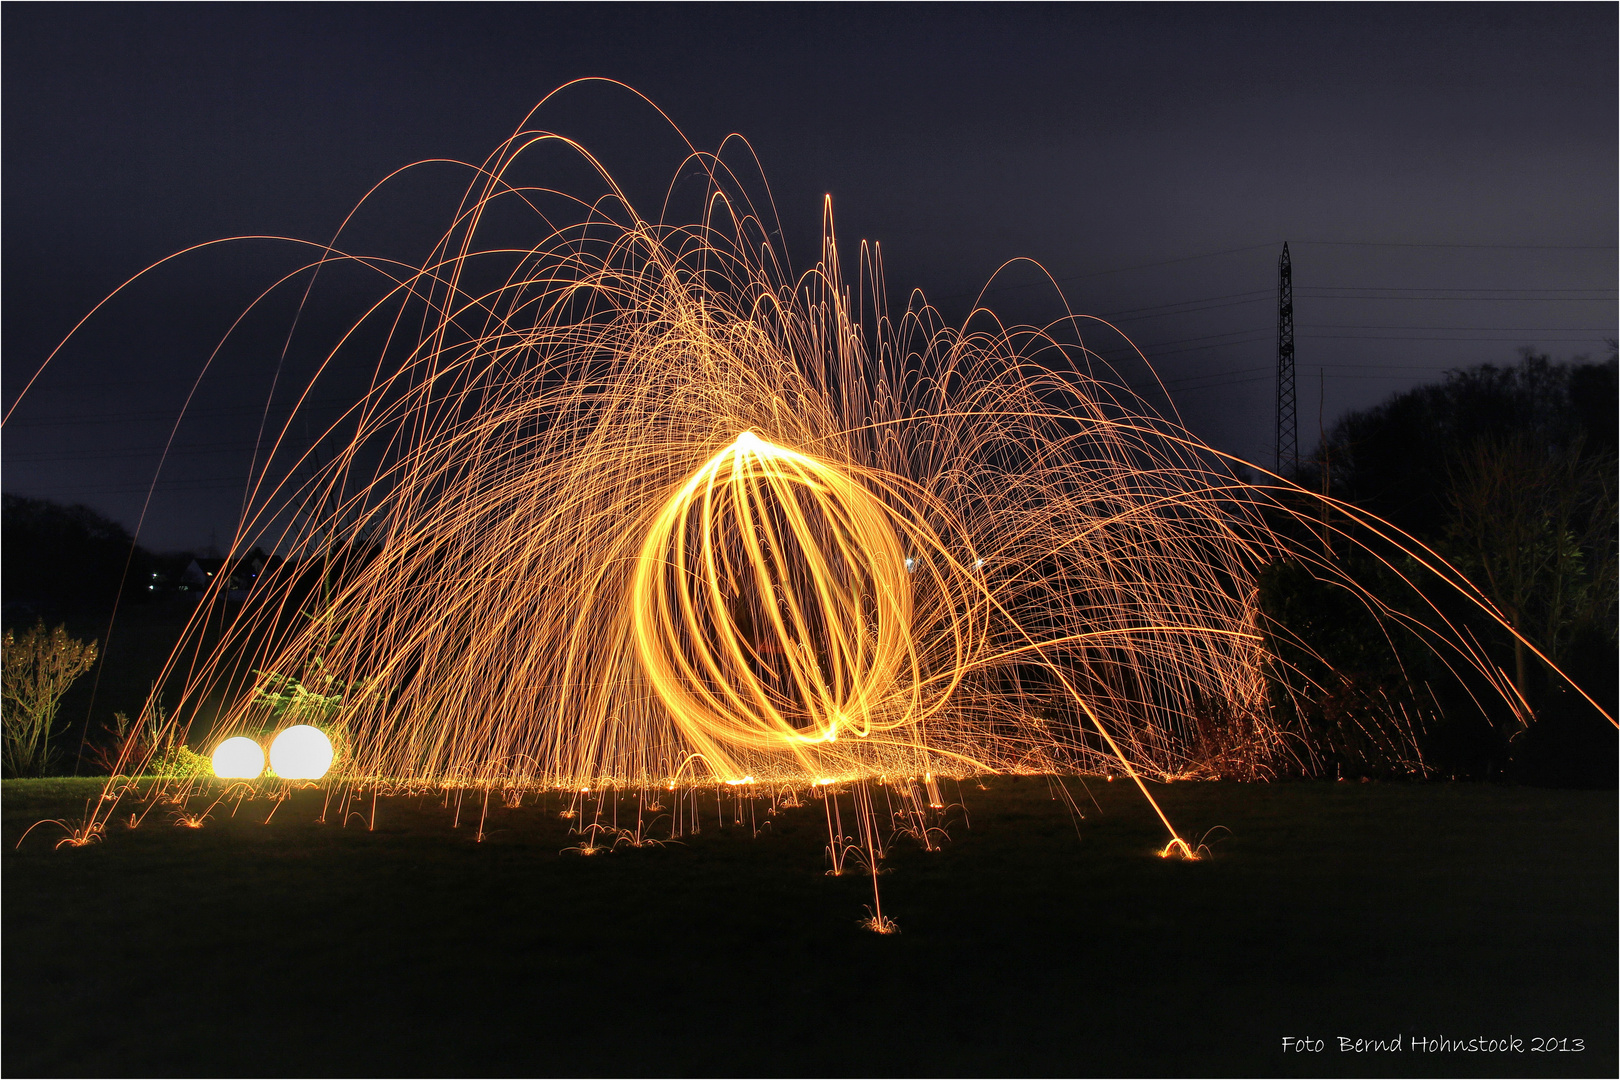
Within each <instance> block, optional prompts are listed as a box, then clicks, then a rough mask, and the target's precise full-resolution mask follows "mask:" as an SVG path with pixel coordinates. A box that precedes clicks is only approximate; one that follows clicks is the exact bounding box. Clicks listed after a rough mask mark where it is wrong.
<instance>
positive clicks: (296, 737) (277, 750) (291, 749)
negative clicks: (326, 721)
mask: <svg viewBox="0 0 1620 1080" xmlns="http://www.w3.org/2000/svg"><path fill="white" fill-rule="evenodd" d="M270 767H271V768H272V769H274V770H275V771H276V775H277V776H280V777H282V778H283V779H286V780H319V779H320V778H321V777H323V776H325V775H326V770H328V769H330V768H331V767H332V740H331V739H328V738H327V737H326V733H325V732H323V731H321V730H320V729H319V728H313V727H310V726H309V725H308V724H295V725H294V726H292V727H290V728H287V729H286V730H285V731H283V732H282V733H281V734H280V735H277V736H276V740H275V742H273V743H271V744H270Z"/></svg>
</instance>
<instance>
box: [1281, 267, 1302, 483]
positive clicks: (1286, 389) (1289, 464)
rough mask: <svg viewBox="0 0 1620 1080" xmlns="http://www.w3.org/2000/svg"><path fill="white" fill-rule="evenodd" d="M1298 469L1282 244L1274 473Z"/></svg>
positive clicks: (1289, 294)
mask: <svg viewBox="0 0 1620 1080" xmlns="http://www.w3.org/2000/svg"><path fill="white" fill-rule="evenodd" d="M1298 469H1299V422H1298V418H1297V416H1296V415H1295V408H1294V272H1293V264H1292V263H1291V262H1289V259H1288V244H1287V242H1286V241H1285V242H1284V243H1283V249H1282V258H1281V259H1279V260H1277V472H1278V473H1279V474H1280V475H1282V476H1286V477H1289V478H1292V477H1293V475H1294V473H1295V472H1296V471H1298Z"/></svg>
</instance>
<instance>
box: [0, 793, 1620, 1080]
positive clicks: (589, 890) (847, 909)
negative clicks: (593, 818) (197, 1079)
mask: <svg viewBox="0 0 1620 1080" xmlns="http://www.w3.org/2000/svg"><path fill="white" fill-rule="evenodd" d="M985 786H986V789H985V790H979V788H978V787H977V786H976V785H975V784H974V783H972V782H968V783H964V784H963V785H962V797H963V800H964V801H965V803H966V806H967V810H968V812H969V814H970V815H971V825H972V827H971V829H970V828H966V827H965V826H964V825H962V824H958V825H956V826H955V827H953V828H952V829H951V840H950V841H949V842H948V843H946V844H945V845H944V849H943V850H942V851H940V852H938V853H932V854H931V853H927V852H923V851H921V850H918V849H917V848H916V847H914V846H905V845H903V844H902V845H897V846H896V848H895V849H894V850H893V852H892V853H891V856H890V858H889V859H888V866H889V868H890V870H891V872H890V873H888V874H887V875H885V876H884V877H883V878H882V879H881V882H882V889H883V905H884V911H885V913H886V914H889V915H891V916H892V917H893V918H894V919H895V920H896V921H897V922H898V924H899V926H900V930H901V933H899V934H897V935H893V936H887V937H885V936H879V935H876V934H872V933H869V932H867V931H864V930H861V929H859V928H858V927H857V926H856V922H857V920H858V919H859V918H860V917H862V916H863V915H864V914H865V911H864V909H863V905H865V904H867V903H869V902H870V900H871V884H870V878H867V877H862V876H859V875H856V874H850V875H846V876H843V877H836V878H835V877H829V876H827V875H825V874H824V873H823V872H822V871H823V868H824V867H823V861H822V847H823V845H824V844H825V843H826V829H825V825H824V822H823V818H822V814H823V810H822V808H821V804H820V803H817V802H810V803H808V804H807V805H806V806H805V807H804V808H803V809H799V810H789V811H785V812H784V813H783V814H781V815H780V816H779V817H777V818H775V819H774V820H772V822H771V825H770V827H769V828H768V830H766V831H765V832H764V833H762V835H760V836H759V837H758V838H757V839H756V838H755V837H754V836H753V830H752V829H751V828H749V827H748V826H744V827H742V828H737V827H735V826H733V827H728V828H725V829H720V828H717V827H716V821H715V817H714V808H713V804H712V803H710V804H709V808H708V811H707V816H706V818H705V820H704V824H703V831H702V833H701V834H700V835H696V836H689V837H687V838H686V839H685V842H684V843H683V844H680V845H670V846H667V847H663V848H644V849H635V850H632V849H621V850H620V851H618V852H616V853H613V854H608V855H598V856H596V857H593V858H582V857H580V856H579V855H577V854H572V853H569V854H560V853H559V852H560V849H563V848H566V847H569V846H572V845H574V844H577V843H578V842H579V841H578V838H577V837H571V836H569V835H568V833H567V826H568V824H569V823H568V822H566V821H564V820H562V819H561V818H560V817H559V815H558V811H559V809H561V808H562V807H561V805H560V804H559V802H558V801H557V799H556V797H553V798H552V799H551V800H550V802H549V803H544V802H537V801H535V800H534V799H533V798H532V797H531V798H530V799H529V800H527V801H526V803H525V805H524V806H522V807H521V808H518V809H516V810H507V809H505V808H504V807H495V806H492V807H491V809H490V815H489V822H488V824H487V825H486V837H485V840H484V842H483V843H481V844H479V843H474V829H473V828H471V827H468V822H469V819H470V820H471V821H472V822H473V823H474V824H476V820H477V808H476V805H473V809H472V811H471V813H469V812H468V811H467V810H466V809H465V808H464V810H463V816H462V827H461V828H459V829H452V828H451V827H450V814H449V812H447V811H445V810H444V809H442V808H441V807H440V805H439V804H438V803H437V802H434V801H428V802H425V803H424V802H419V801H417V800H406V799H403V798H401V799H393V800H387V799H385V800H381V801H380V802H379V804H378V806H377V811H376V828H375V830H374V831H368V830H367V829H366V827H365V822H363V821H360V820H358V819H351V820H350V822H349V825H348V827H347V828H341V827H338V826H337V825H336V824H333V825H324V826H323V825H316V824H313V823H312V821H313V819H314V818H315V817H316V816H317V815H318V813H319V810H320V802H321V800H320V796H319V795H318V794H316V793H306V794H304V795H301V796H299V797H297V798H295V799H294V800H292V801H291V802H289V803H288V804H285V805H283V806H282V807H281V808H280V809H279V810H278V811H277V813H276V815H275V817H274V818H273V820H272V821H271V822H270V824H268V825H265V824H262V822H263V821H264V818H265V815H266V814H267V813H268V812H269V809H270V804H268V803H267V802H264V801H260V802H249V803H245V804H243V806H242V808H241V810H240V811H239V812H238V813H237V815H236V817H235V818H234V819H233V818H231V817H230V816H229V807H228V806H227V807H226V808H224V809H223V810H221V811H218V812H216V816H215V818H214V819H212V820H210V821H209V822H208V824H207V826H206V827H205V828H203V829H200V830H190V829H182V828H175V827H173V826H171V825H170V824H169V823H168V821H167V818H166V817H165V816H164V811H163V810H158V811H154V812H153V814H152V815H151V816H150V817H149V818H148V819H147V820H146V822H145V824H143V825H142V826H141V827H140V828H139V829H136V830H133V831H131V830H129V829H127V828H125V827H123V826H121V825H119V824H117V823H115V824H114V825H113V826H112V827H111V828H110V829H109V832H108V836H107V840H106V842H105V843H102V844H98V845H95V846H92V847H88V848H80V849H70V848H63V849H61V850H59V851H58V850H53V849H52V844H53V843H54V842H55V840H56V838H57V837H59V836H60V835H61V834H60V832H59V831H47V829H43V828H42V829H40V830H37V831H36V832H35V833H34V834H33V835H32V836H30V837H29V838H28V841H27V843H26V844H24V845H23V847H22V849H21V850H13V848H14V846H15V845H16V843H17V838H18V836H19V835H20V834H21V833H22V831H23V830H24V829H25V828H26V827H27V826H28V825H30V824H32V823H33V822H34V821H36V820H38V819H40V818H41V817H59V816H64V815H71V816H78V815H80V814H82V812H83V800H84V798H85V796H86V795H87V794H88V793H89V792H91V791H93V790H97V789H95V788H94V787H93V786H91V787H86V785H85V783H84V782H82V781H78V782H73V781H22V782H17V781H6V783H5V786H4V816H3V832H4V836H5V841H6V846H5V853H4V858H3V864H0V865H3V875H4V876H3V889H4V897H3V899H4V905H3V912H4V932H5V937H4V954H3V956H4V961H3V962H4V991H5V998H4V1049H3V1061H0V1066H3V1069H4V1071H5V1072H6V1073H7V1074H8V1075H14V1076H22V1075H85V1074H90V1075H96V1074H102V1075H121V1074H136V1075H155V1074H165V1075H175V1074H178V1075H199V1074H215V1075H217V1074H225V1075H230V1074H249V1075H289V1074H290V1075H299V1074H320V1075H330V1074H339V1075H342V1074H366V1075H431V1074H449V1075H457V1074H485V1073H503V1074H514V1075H530V1076H532V1075H570V1074H572V1075H617V1074H632V1075H649V1076H685V1075H758V1074H766V1075H770V1074H791V1075H798V1076H819V1075H874V1076H886V1075H897V1076H909V1075H918V1074H930V1075H939V1074H945V1075H992V1074H993V1075H1020V1074H1040V1075H1055V1076H1076V1075H1088V1074H1126V1075H1155V1074H1165V1073H1168V1074H1201V1075H1210V1074H1213V1075H1298V1076H1333V1075H1396V1076H1427V1075H1459V1076H1462V1075H1511V1076H1527V1075H1553V1076H1565V1075H1567V1076H1613V1075H1615V1074H1616V1071H1617V1059H1616V1018H1617V1011H1620V992H1617V984H1616V955H1617V939H1616V913H1617V905H1620V900H1617V874H1616V848H1617V831H1616V830H1617V826H1616V810H1617V805H1616V794H1615V793H1614V792H1612V791H1611V792H1583V791H1551V790H1540V789H1531V788H1515V787H1500V786H1488V785H1465V784H1427V785H1419V784H1414V785H1393V784H1343V783H1340V784H1332V783H1280V784H1271V785H1248V784H1227V783H1218V784H1216V783H1205V784H1199V783H1184V784H1174V785H1170V786H1167V787H1163V788H1159V789H1157V791H1158V794H1159V795H1160V797H1161V798H1162V801H1163V803H1164V806H1165V809H1166V810H1167V812H1168V813H1169V814H1170V815H1171V818H1172V820H1174V821H1175V822H1176V823H1177V824H1178V826H1180V827H1181V828H1182V830H1183V831H1184V832H1185V833H1187V834H1189V835H1190V836H1192V837H1195V838H1196V837H1197V836H1199V835H1201V834H1202V833H1204V831H1205V830H1207V829H1210V828H1211V827H1213V826H1217V825H1220V826H1225V827H1226V828H1227V829H1230V830H1231V832H1230V835H1229V836H1227V837H1226V838H1225V839H1223V840H1221V841H1219V842H1218V843H1216V844H1215V845H1214V851H1215V855H1214V857H1213V858H1211V859H1209V860H1206V861H1203V862H1199V863H1180V862H1168V861H1164V860H1160V859H1157V858H1154V857H1153V854H1152V853H1153V850H1154V849H1155V848H1156V847H1157V846H1159V845H1160V844H1161V843H1162V842H1163V838H1162V836H1161V835H1160V834H1159V832H1158V831H1157V828H1156V826H1157V823H1156V821H1155V819H1154V818H1153V816H1152V812H1151V810H1150V809H1149V808H1148V807H1147V806H1146V804H1145V803H1144V802H1143V801H1142V800H1141V798H1140V796H1139V795H1137V794H1136V793H1135V792H1134V791H1132V790H1130V789H1128V788H1127V787H1126V785H1125V784H1123V783H1121V782H1115V783H1112V784H1109V783H1099V782H1096V781H1092V782H1090V790H1091V793H1092V794H1093V795H1094V796H1095V799H1096V802H1097V803H1098V804H1100V808H1099V806H1097V805H1093V803H1092V801H1091V799H1089V798H1088V797H1087V796H1086V794H1085V793H1084V792H1083V791H1081V790H1080V786H1079V784H1078V782H1076V781H1073V780H1070V781H1069V786H1070V788H1071V790H1073V791H1074V792H1075V795H1076V797H1077V798H1078V800H1079V802H1080V804H1081V806H1082V809H1083V810H1084V811H1085V814H1086V817H1085V820H1083V821H1081V822H1080V823H1079V831H1078V834H1077V832H1076V828H1075V825H1074V824H1073V823H1072V821H1071V819H1070V816H1069V814H1068V813H1067V812H1066V811H1065V810H1064V808H1063V804H1062V803H1060V802H1057V801H1054V800H1053V799H1052V798H1051V795H1050V788H1049V785H1048V783H1047V782H1046V781H1045V780H1043V779H1041V778H997V779H990V780H987V781H985ZM948 794H949V795H951V796H952V797H954V794H955V792H954V790H953V789H948ZM879 801H880V805H881V797H879ZM845 806H846V807H847V806H848V800H847V799H846V800H845ZM196 808H197V807H195V806H194V807H193V809H196ZM360 809H363V810H366V811H369V809H370V807H369V805H365V806H362V807H361V808H360ZM761 819H762V820H764V819H763V815H762V818H761ZM1284 1036H1294V1037H1305V1036H1308V1037H1311V1038H1316V1039H1321V1040H1324V1042H1323V1044H1322V1045H1323V1049H1322V1050H1321V1051H1320V1052H1314V1053H1312V1052H1304V1053H1289V1054H1284V1053H1283V1051H1282V1041H1283V1037H1284ZM1340 1036H1346V1037H1350V1038H1363V1039H1365V1038H1375V1039H1386V1040H1388V1039H1394V1038H1395V1037H1397V1036H1400V1037H1401V1038H1402V1049H1401V1050H1400V1051H1399V1052H1372V1053H1359V1054H1358V1053H1346V1052H1341V1051H1340V1049H1339V1044H1338V1041H1337V1040H1338V1037H1340ZM1413 1036H1422V1037H1429V1038H1442V1037H1443V1038H1447V1039H1453V1040H1466V1039H1471V1038H1475V1037H1484V1038H1490V1039H1503V1038H1510V1037H1511V1038H1517V1039H1520V1040H1522V1049H1521V1050H1520V1051H1518V1052H1506V1053H1501V1052H1499V1053H1494V1054H1489V1053H1467V1052H1459V1053H1431V1054H1422V1053H1416V1052H1414V1051H1413V1050H1412V1049H1411V1046H1410V1039H1411V1038H1412V1037H1413ZM1537 1038H1541V1039H1547V1038H1555V1039H1565V1040H1571V1041H1570V1042H1569V1043H1568V1044H1567V1045H1569V1046H1573V1045H1574V1043H1573V1041H1572V1040H1576V1039H1580V1040H1584V1049H1583V1050H1581V1051H1579V1052H1575V1051H1573V1050H1569V1051H1564V1052H1553V1053H1548V1052H1534V1050H1533V1042H1532V1040H1534V1039H1537Z"/></svg>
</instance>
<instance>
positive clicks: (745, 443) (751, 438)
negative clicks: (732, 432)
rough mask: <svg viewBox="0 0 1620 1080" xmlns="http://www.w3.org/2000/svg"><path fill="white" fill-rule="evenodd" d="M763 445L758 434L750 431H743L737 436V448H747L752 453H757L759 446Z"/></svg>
mask: <svg viewBox="0 0 1620 1080" xmlns="http://www.w3.org/2000/svg"><path fill="white" fill-rule="evenodd" d="M763 445H764V444H763V443H762V442H760V438H759V436H758V435H755V434H754V433H753V432H752V431H745V432H743V433H742V434H741V435H738V436H737V449H738V450H749V451H752V452H754V453H758V452H759V448H760V447H761V446H763Z"/></svg>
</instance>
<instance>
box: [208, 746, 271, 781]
mask: <svg viewBox="0 0 1620 1080" xmlns="http://www.w3.org/2000/svg"><path fill="white" fill-rule="evenodd" d="M211 760H212V762H213V766H214V775H215V776H217V777H219V778H220V779H221V780H253V779H255V778H257V777H258V775H259V774H260V773H262V772H264V751H263V750H262V749H261V748H260V747H259V744H258V743H256V742H254V741H253V740H252V739H250V738H248V737H247V736H246V735H237V736H235V737H234V738H230V739H226V740H225V741H224V742H222V743H220V744H219V745H218V746H216V747H214V756H213V758H212V759H211Z"/></svg>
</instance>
